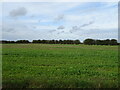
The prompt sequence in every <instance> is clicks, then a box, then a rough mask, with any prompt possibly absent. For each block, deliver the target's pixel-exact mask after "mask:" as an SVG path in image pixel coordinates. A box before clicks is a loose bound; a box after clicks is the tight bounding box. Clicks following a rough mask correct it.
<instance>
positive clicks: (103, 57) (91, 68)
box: [2, 44, 118, 88]
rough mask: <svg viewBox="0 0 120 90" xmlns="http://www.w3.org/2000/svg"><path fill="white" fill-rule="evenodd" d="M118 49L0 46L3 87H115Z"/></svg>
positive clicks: (66, 46) (77, 46)
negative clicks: (0, 49)
mask: <svg viewBox="0 0 120 90" xmlns="http://www.w3.org/2000/svg"><path fill="white" fill-rule="evenodd" d="M117 49H118V47H117V46H96V45H93V46H91V45H70V44H69V45H68V44H64V45H62V44H3V49H2V56H3V57H2V59H3V60H2V62H3V65H2V66H3V67H2V68H3V73H2V74H3V88H117V87H118V51H117Z"/></svg>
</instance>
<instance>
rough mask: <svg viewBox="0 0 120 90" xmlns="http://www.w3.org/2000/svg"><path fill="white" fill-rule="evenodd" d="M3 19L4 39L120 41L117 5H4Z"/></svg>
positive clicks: (9, 3)
mask: <svg viewBox="0 0 120 90" xmlns="http://www.w3.org/2000/svg"><path fill="white" fill-rule="evenodd" d="M0 10H1V8H0ZM0 19H2V21H3V22H2V23H0V27H3V28H0V29H2V30H1V31H2V39H3V40H23V39H25V40H29V41H32V40H38V39H47V40H52V39H55V40H59V39H66V40H67V39H72V40H75V39H79V40H80V41H83V40H85V39H87V38H92V39H113V38H114V39H118V3H117V2H4V3H2V15H1V14H0Z"/></svg>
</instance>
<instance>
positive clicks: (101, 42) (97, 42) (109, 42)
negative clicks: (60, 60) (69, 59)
mask: <svg viewBox="0 0 120 90" xmlns="http://www.w3.org/2000/svg"><path fill="white" fill-rule="evenodd" d="M0 43H40V44H86V45H118V44H119V43H118V42H117V40H116V39H111V40H110V39H106V40H95V39H85V40H84V41H83V43H81V42H80V40H33V41H32V42H30V41H29V40H17V41H7V40H2V41H0Z"/></svg>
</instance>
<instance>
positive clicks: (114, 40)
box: [110, 39, 118, 45]
mask: <svg viewBox="0 0 120 90" xmlns="http://www.w3.org/2000/svg"><path fill="white" fill-rule="evenodd" d="M110 45H118V43H117V40H116V39H111V41H110Z"/></svg>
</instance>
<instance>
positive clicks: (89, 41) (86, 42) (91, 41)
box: [83, 39, 95, 45]
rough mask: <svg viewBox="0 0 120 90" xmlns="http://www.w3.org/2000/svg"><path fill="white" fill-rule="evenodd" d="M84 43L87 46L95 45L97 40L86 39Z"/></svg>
mask: <svg viewBox="0 0 120 90" xmlns="http://www.w3.org/2000/svg"><path fill="white" fill-rule="evenodd" d="M83 43H84V44H86V45H95V40H94V39H86V40H84V41H83Z"/></svg>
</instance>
